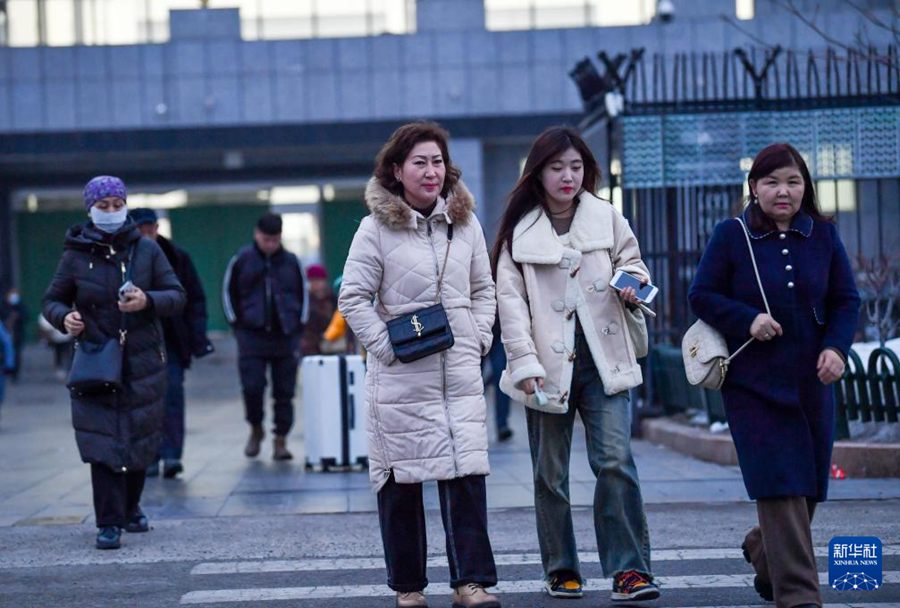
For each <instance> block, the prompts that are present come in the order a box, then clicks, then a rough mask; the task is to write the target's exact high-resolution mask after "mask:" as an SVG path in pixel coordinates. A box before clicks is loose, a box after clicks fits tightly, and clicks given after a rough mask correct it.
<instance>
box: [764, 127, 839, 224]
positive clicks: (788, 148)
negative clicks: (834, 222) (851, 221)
mask: <svg viewBox="0 0 900 608" xmlns="http://www.w3.org/2000/svg"><path fill="white" fill-rule="evenodd" d="M784 167H796V168H797V170H798V171H800V175H801V176H803V200H802V201H801V202H800V209H801V210H803V211H805V212H806V213H807V214H808V215H809V216H810V217H811V218H812V219H813V220H819V221H823V222H829V221H831V218H830V217H827V216H825V215H823V214H822V211H821V210H820V209H819V203H818V202H817V201H816V191H815V188H814V187H813V181H812V176H810V174H809V168H808V167H807V166H806V161H805V160H803V157H802V156H801V155H800V152H798V151H797V149H796V148H795V147H794V146H792V145H791V144H787V143H777V144H772V145H771V146H767V147H765V148H763V149H762V150H760V152H759V154H757V155H756V158H755V159H753V166H752V167H750V173H749V174H748V175H747V187H748V188H749V187H750V180H753V181H754V182H758V181H759V180H761V179H762V178H764V177H765V176H767V175H769V174H771V173H772V172H774V171H777V170H778V169H783V168H784ZM754 200H755V197H754V196H753V193H752V191H751V194H750V201H749V205H748V206H747V223H748V224H749V226H750V228H752V229H753V230H756V231H758V232H759V231H768V230H775V229H776V226H775V221H774V220H772V218H770V217H769V216H768V215H766V213H765V212H764V211H763V210H762V209H761V208H760V206H759V205H757V204H755V203H754Z"/></svg>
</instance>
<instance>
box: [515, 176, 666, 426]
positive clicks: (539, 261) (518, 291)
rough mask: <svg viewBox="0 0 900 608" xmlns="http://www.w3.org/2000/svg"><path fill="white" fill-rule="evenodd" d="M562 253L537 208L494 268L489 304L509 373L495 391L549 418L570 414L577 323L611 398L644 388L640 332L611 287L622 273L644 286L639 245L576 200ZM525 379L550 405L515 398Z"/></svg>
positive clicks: (593, 203) (636, 315) (612, 215)
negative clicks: (494, 305) (539, 381)
mask: <svg viewBox="0 0 900 608" xmlns="http://www.w3.org/2000/svg"><path fill="white" fill-rule="evenodd" d="M567 240H568V244H565V243H564V242H563V240H561V239H560V237H558V236H557V235H556V233H555V232H554V231H553V227H552V225H551V223H550V219H549V218H548V217H547V215H546V214H545V213H544V211H543V210H542V209H541V208H540V207H537V208H535V209H533V210H532V211H531V212H529V213H527V214H525V216H524V217H523V218H522V219H521V220H520V221H519V223H518V224H517V225H516V227H515V230H514V231H513V243H512V255H510V253H509V251H508V250H507V249H505V248H504V250H503V252H502V253H501V255H500V259H499V261H498V263H497V300H498V304H499V307H500V327H501V328H502V332H503V335H502V339H503V346H504V348H505V349H506V357H507V368H506V371H504V372H503V376H502V377H501V379H500V389H501V390H502V391H503V392H504V393H506V394H507V395H509V396H510V397H511V398H512V399H514V400H516V401H519V402H521V403H524V404H525V405H527V406H529V407H532V408H534V409H540V410H543V411H546V412H551V413H564V412H566V411H568V408H569V404H568V398H569V387H570V386H571V385H572V373H573V370H574V360H575V353H574V348H575V315H576V313H577V315H578V319H579V320H580V321H581V326H582V329H583V330H584V335H585V338H586V340H587V343H588V346H589V348H590V352H591V357H592V358H593V360H594V364H595V365H596V366H597V369H598V371H599V372H600V378H601V380H602V381H603V389H604V391H605V392H606V394H607V395H614V394H616V393H619V392H622V391H624V390H627V389H629V388H633V387H635V386H638V385H639V384H640V383H641V382H642V376H641V368H640V366H639V365H638V363H637V357H643V356H644V355H646V354H647V326H646V323H645V320H644V315H643V313H642V312H641V311H640V309H635V310H634V311H631V310H629V309H628V308H626V307H625V305H624V304H623V303H622V300H621V299H620V298H619V296H618V294H617V293H616V291H615V290H614V289H612V288H611V287H609V282H610V280H612V276H613V273H614V272H615V271H616V270H624V271H625V272H630V273H631V274H633V275H635V276H638V277H641V278H646V279H648V280H649V278H650V273H649V272H648V270H647V266H646V265H645V264H644V262H643V261H642V260H641V252H640V248H639V247H638V242H637V239H636V238H635V236H634V233H633V232H632V231H631V228H630V227H629V226H628V221H627V220H626V219H625V218H624V217H622V215H621V214H620V213H619V212H618V211H616V209H615V207H613V206H612V205H611V204H609V203H608V202H606V201H602V200H600V199H598V198H596V197H594V196H593V195H591V194H588V193H584V194H581V196H580V202H579V204H578V208H577V209H576V210H575V216H574V217H573V218H572V227H571V228H570V230H569V233H568V239H567ZM527 378H544V392H545V393H546V394H547V396H548V397H549V398H550V402H549V403H548V404H547V405H545V406H539V405H538V404H537V402H536V401H535V399H534V396H533V395H526V394H525V393H524V392H523V391H522V390H521V385H522V381H523V380H525V379H527Z"/></svg>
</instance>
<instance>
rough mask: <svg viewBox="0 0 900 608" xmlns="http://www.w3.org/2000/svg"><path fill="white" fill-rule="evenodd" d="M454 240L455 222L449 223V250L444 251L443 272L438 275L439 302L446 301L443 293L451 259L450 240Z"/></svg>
mask: <svg viewBox="0 0 900 608" xmlns="http://www.w3.org/2000/svg"><path fill="white" fill-rule="evenodd" d="M452 240H453V224H449V223H448V224H447V251H446V252H445V253H444V265H443V266H441V274H439V275H438V283H437V296H438V302H440V303H441V304H443V303H444V298H443V294H442V293H441V292H442V290H443V286H444V272H445V271H446V270H447V260H449V259H450V242H451V241H452Z"/></svg>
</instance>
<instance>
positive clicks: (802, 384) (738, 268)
mask: <svg viewBox="0 0 900 608" xmlns="http://www.w3.org/2000/svg"><path fill="white" fill-rule="evenodd" d="M747 186H748V188H749V190H750V199H749V201H748V204H747V205H746V208H744V209H743V211H742V212H741V214H740V215H739V216H738V218H736V219H737V220H739V221H735V218H730V219H727V220H725V221H723V222H720V223H719V224H718V225H717V226H716V227H715V230H714V231H713V234H712V237H710V241H709V243H708V244H707V246H706V250H705V251H704V252H703V257H702V259H701V260H700V266H699V267H698V268H697V273H696V274H695V275H694V281H693V284H692V285H691V288H690V291H689V292H688V299H689V300H690V304H691V309H692V310H693V311H694V313H695V314H696V315H697V317H698V318H700V319H702V320H703V321H705V322H706V323H708V324H709V325H710V326H712V327H713V328H715V329H716V330H718V331H719V332H721V334H722V335H723V336H724V338H725V341H726V342H727V344H728V352H730V353H735V351H737V350H738V349H739V348H741V347H742V345H745V344H746V348H744V349H743V350H742V351H741V352H740V353H737V354H736V355H735V356H734V359H733V360H732V361H731V364H730V365H729V367H728V375H727V376H726V377H725V381H724V383H723V384H722V399H723V401H724V403H725V415H726V417H727V418H728V427H729V429H730V430H731V436H732V438H733V439H734V446H735V449H736V451H737V457H738V464H739V465H740V467H741V474H742V475H743V478H744V486H745V487H746V489H747V493H748V495H749V496H750V499H751V500H755V501H756V512H757V518H758V521H759V525H757V526H754V527H753V528H752V529H751V530H750V531H749V532H748V533H747V534H746V536H745V537H744V542H743V544H742V546H741V549H742V550H743V552H744V558H745V559H746V560H747V561H748V562H750V564H751V565H752V566H753V569H754V571H755V572H756V576H755V578H754V581H753V586H754V587H755V588H756V591H757V592H758V593H759V594H760V596H761V597H762V598H763V599H765V600H767V601H773V600H774V601H775V605H776V606H777V608H815V607H819V606H822V597H821V594H820V592H819V574H818V569H817V566H816V556H815V553H814V551H813V542H812V532H811V529H810V525H811V522H812V519H813V515H814V513H815V511H816V505H817V504H818V503H820V502H823V501H824V500H825V499H826V498H827V494H828V475H829V473H830V471H831V450H832V445H833V442H834V412H835V408H834V393H833V390H832V387H831V385H832V384H834V383H835V382H837V381H838V380H839V379H840V378H841V376H842V375H843V373H844V365H845V363H846V361H847V354H848V352H849V350H850V345H851V344H852V342H853V334H854V331H855V329H856V323H857V318H858V316H859V307H860V298H859V293H858V292H857V289H856V283H855V280H854V278H853V268H852V266H851V265H850V260H849V258H848V257H847V252H846V250H845V249H844V245H843V243H842V242H841V238H840V233H839V232H838V229H837V227H836V226H835V225H834V223H833V221H832V220H831V218H828V217H826V216H824V215H823V214H822V212H821V210H820V209H819V205H818V203H817V202H816V193H815V190H814V188H813V181H812V177H811V176H810V174H809V168H808V167H807V166H806V162H805V161H804V160H803V156H801V155H800V152H798V151H797V149H796V148H794V147H793V146H791V145H790V144H786V143H778V144H772V145H771V146H767V147H766V148H764V149H763V150H761V151H760V152H759V154H757V155H756V158H755V159H754V160H753V165H752V166H751V167H750V173H749V174H748V176H747ZM751 250H752V252H753V256H754V257H751V255H750V252H751ZM757 272H758V274H757ZM760 283H761V285H762V289H761V288H760Z"/></svg>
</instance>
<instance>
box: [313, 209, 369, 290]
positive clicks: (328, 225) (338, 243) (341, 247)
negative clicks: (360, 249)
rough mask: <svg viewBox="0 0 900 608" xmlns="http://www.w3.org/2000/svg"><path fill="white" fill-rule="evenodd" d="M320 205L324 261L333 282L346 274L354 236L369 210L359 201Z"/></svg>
mask: <svg viewBox="0 0 900 608" xmlns="http://www.w3.org/2000/svg"><path fill="white" fill-rule="evenodd" d="M320 204H321V210H322V216H321V217H322V221H321V224H320V229H321V231H322V234H321V243H322V259H323V260H324V262H325V267H326V268H327V269H328V276H329V277H330V278H331V279H332V280H333V279H335V278H337V277H338V276H339V275H341V274H343V273H344V263H345V262H346V261H347V252H348V251H349V250H350V243H352V242H353V235H354V234H356V229H357V228H359V222H360V220H362V218H364V217H365V216H367V215H368V214H369V210H368V209H367V208H366V206H365V204H363V203H362V201H361V200H358V199H353V200H340V199H336V200H333V201H327V202H323V203H320Z"/></svg>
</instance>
